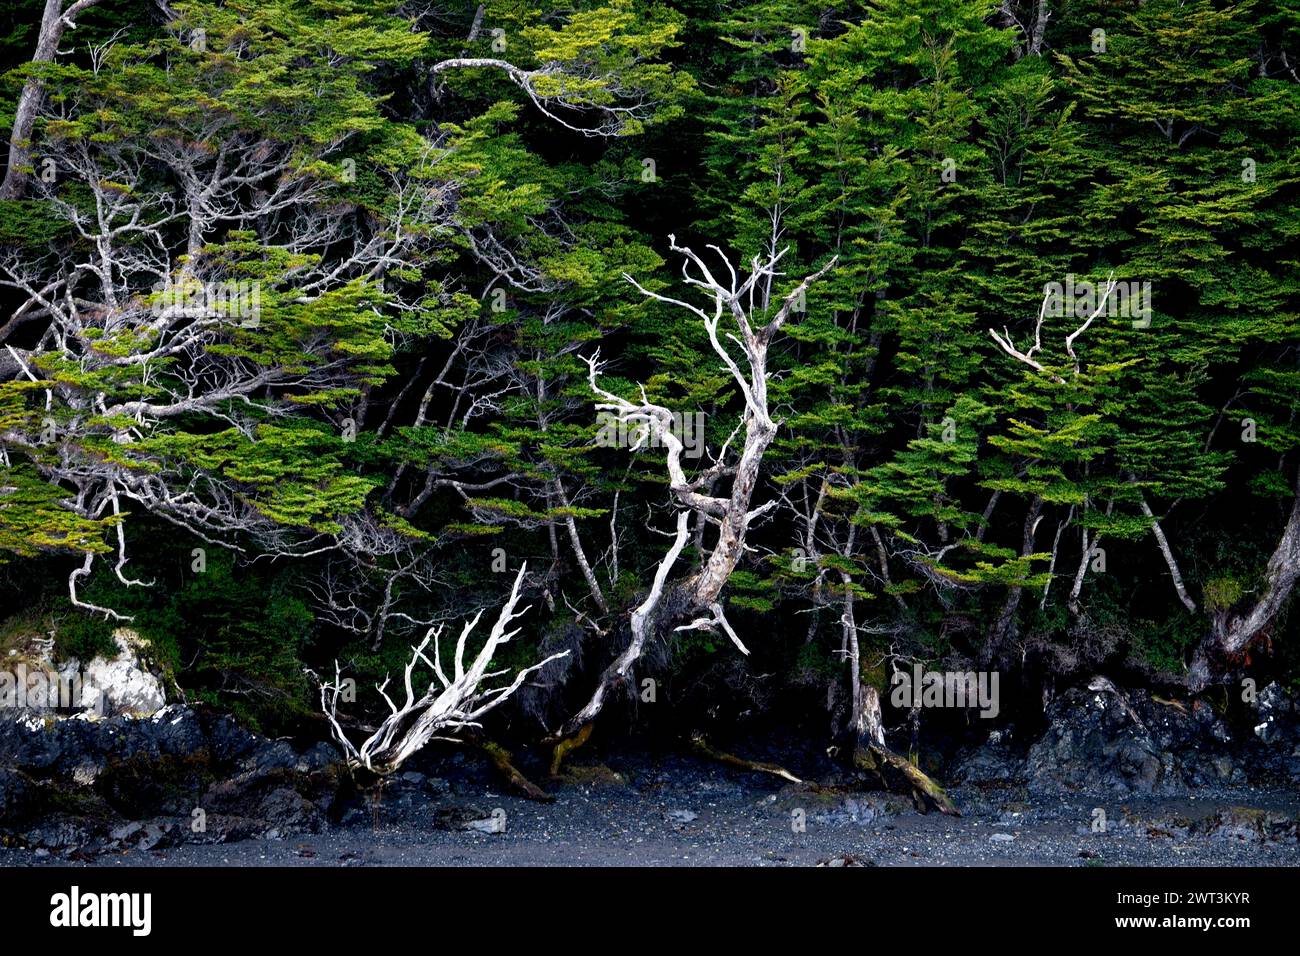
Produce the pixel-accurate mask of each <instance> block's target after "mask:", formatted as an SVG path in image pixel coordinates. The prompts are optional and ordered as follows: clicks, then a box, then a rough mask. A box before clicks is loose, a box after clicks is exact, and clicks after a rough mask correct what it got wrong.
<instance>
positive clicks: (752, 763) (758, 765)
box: [691, 733, 816, 786]
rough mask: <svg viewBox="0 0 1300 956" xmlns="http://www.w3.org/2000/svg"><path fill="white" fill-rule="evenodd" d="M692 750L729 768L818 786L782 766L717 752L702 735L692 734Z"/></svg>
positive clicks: (803, 784) (802, 784)
mask: <svg viewBox="0 0 1300 956" xmlns="http://www.w3.org/2000/svg"><path fill="white" fill-rule="evenodd" d="M691 750H693V751H694V752H695V753H697V754H699V755H700V756H702V757H708V758H709V759H710V760H716V761H718V762H719V763H724V764H726V765H727V766H728V767H738V768H739V769H741V770H753V771H755V772H756V773H770V774H772V776H774V777H780V778H781V779H782V780H789V781H790V782H791V783H797V784H799V785H801V786H816V784H809V783H808V782H807V781H805V780H801V779H799V778H798V777H796V776H795V775H794V774H792V773H791V772H790V771H789V770H786V769H785V768H784V767H782V766H781V765H780V764H775V763H765V762H763V761H761V760H746V759H745V758H744V757H737V756H735V755H734V754H729V753H723V752H722V751H721V750H716V749H714V748H713V746H712V745H711V744H710V743H709V742H708V741H707V740H705V739H704V735H703V734H700V733H694V734H691Z"/></svg>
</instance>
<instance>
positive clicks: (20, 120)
mask: <svg viewBox="0 0 1300 956" xmlns="http://www.w3.org/2000/svg"><path fill="white" fill-rule="evenodd" d="M63 2H64V0H45V13H44V14H43V15H42V16H41V32H40V34H39V35H38V37H37V40H36V52H35V53H34V54H33V55H32V60H31V62H33V63H53V62H54V57H55V56H56V55H57V54H58V52H59V41H60V40H61V39H63V33H64V31H65V30H66V29H67V28H68V27H69V26H71V25H72V19H73V18H74V17H75V16H76V15H77V14H78V13H81V11H83V10H85V9H87V8H89V7H93V6H94V5H95V4H96V3H98V2H99V0H79V2H77V3H74V4H73V5H72V6H70V7H69V8H68V10H67V12H66V13H65V12H64V10H63ZM44 99H45V84H44V83H43V82H41V79H40V78H39V77H36V76H30V77H28V78H27V82H26V83H24V84H23V91H22V94H21V95H20V96H19V98H18V109H17V110H15V112H14V125H13V129H12V130H10V132H9V167H8V168H7V169H6V170H5V178H4V182H3V183H0V199H21V198H22V197H23V195H24V194H25V193H26V192H27V186H28V183H29V182H30V181H31V174H30V173H29V172H27V168H28V167H29V166H31V163H32V132H33V130H34V129H35V128H36V114H37V113H38V112H39V111H40V108H41V101H42V100H44Z"/></svg>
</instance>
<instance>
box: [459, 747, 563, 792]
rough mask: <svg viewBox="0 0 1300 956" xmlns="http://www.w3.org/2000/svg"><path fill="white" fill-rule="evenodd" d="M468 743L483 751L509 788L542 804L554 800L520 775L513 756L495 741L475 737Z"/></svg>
mask: <svg viewBox="0 0 1300 956" xmlns="http://www.w3.org/2000/svg"><path fill="white" fill-rule="evenodd" d="M468 743H470V744H472V745H473V746H475V747H477V748H478V749H479V750H481V751H483V753H484V754H486V755H487V758H488V759H489V760H491V761H492V766H494V767H496V769H497V772H498V773H500V774H501V775H502V776H503V777H505V778H506V781H507V782H508V783H509V784H510V786H512V787H514V788H515V789H516V790H518V791H519V792H520V793H522V794H523V795H524V796H525V797H527V798H528V799H529V800H538V801H541V802H543V803H551V802H553V801H554V800H555V798H554V797H553V796H551V795H550V794H549V793H547V792H546V791H545V790H543V789H542V788H541V787H539V786H537V784H535V783H533V782H532V781H531V780H529V779H528V778H527V777H525V776H524V775H523V774H522V773H520V772H519V769H518V768H517V767H516V766H515V764H514V756H513V755H512V754H511V753H510V751H509V750H506V748H505V747H502V746H501V745H500V744H499V743H497V742H496V741H494V740H489V739H488V738H486V737H480V736H477V735H476V736H474V737H471V738H469V740H468Z"/></svg>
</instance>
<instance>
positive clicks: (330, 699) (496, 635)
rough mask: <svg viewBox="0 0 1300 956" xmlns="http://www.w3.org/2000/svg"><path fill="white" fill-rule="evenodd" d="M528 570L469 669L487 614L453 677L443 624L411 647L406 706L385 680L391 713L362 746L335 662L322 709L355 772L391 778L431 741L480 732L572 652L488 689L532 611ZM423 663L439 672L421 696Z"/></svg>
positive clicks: (458, 657) (460, 651)
mask: <svg viewBox="0 0 1300 956" xmlns="http://www.w3.org/2000/svg"><path fill="white" fill-rule="evenodd" d="M527 567H528V566H527V565H526V564H525V565H522V566H521V567H520V568H519V573H518V574H517V575H516V576H515V583H514V586H513V587H512V588H511V589H510V597H509V599H508V600H507V601H506V603H505V606H504V607H502V609H501V613H500V614H499V615H497V619H496V622H495V623H494V624H493V625H492V632H491V633H490V634H488V638H487V641H486V642H485V643H484V645H483V647H482V649H480V650H479V652H478V654H477V655H475V657H474V659H473V661H471V662H470V664H469V666H468V667H466V666H465V642H466V640H467V639H468V637H469V635H470V632H472V631H473V630H474V628H475V626H477V624H478V622H479V618H481V617H482V616H483V612H482V611H479V612H478V613H477V614H475V615H474V617H473V618H471V619H470V620H469V621H468V622H466V624H465V626H464V628H463V629H462V630H461V632H460V638H459V640H457V641H456V654H455V658H454V660H453V670H452V676H451V677H450V678H449V677H448V676H447V674H446V672H444V670H443V666H442V664H443V662H442V654H441V651H440V649H439V639H440V638H441V637H442V632H443V625H439V626H438V627H434V628H430V629H429V631H428V633H426V634H425V636H424V640H423V641H421V642H420V644H419V645H418V646H415V647H412V648H411V661H410V663H408V664H407V665H406V672H405V675H404V679H403V687H404V689H405V692H406V697H405V701H404V702H403V703H402V704H401V705H400V706H399V705H398V704H397V703H395V702H394V701H393V699H392V698H391V697H389V696H388V693H387V688H388V684H389V681H388V679H387V678H385V680H384V682H383V683H382V684H380V685H378V690H379V693H380V694H381V695H382V696H383V698H384V700H385V701H387V703H388V707H389V710H390V713H389V715H388V717H386V718H385V719H384V721H383V722H382V723H381V724H380V725H379V727H378V728H377V729H376V730H375V731H374V732H373V733H371V735H370V736H369V737H367V738H366V739H365V740H364V741H363V742H362V743H361V745H360V746H357V745H356V744H354V743H353V742H352V741H351V740H350V739H349V738H348V735H347V734H346V733H344V731H343V727H342V725H341V724H340V722H339V715H338V705H339V700H340V698H341V697H342V696H343V693H344V688H345V686H346V685H347V682H346V681H345V680H344V679H343V676H342V673H341V671H340V669H339V666H338V662H337V661H336V662H335V664H334V680H333V682H321V685H320V701H321V710H322V711H324V713H325V717H326V718H327V719H328V720H329V723H330V729H331V730H332V731H333V733H334V739H335V740H337V741H338V743H339V746H340V747H342V748H343V754H344V756H345V757H346V759H347V762H348V766H349V767H351V768H353V769H357V768H362V767H364V768H365V769H366V770H369V771H371V772H373V773H377V774H381V775H383V774H389V773H392V772H393V771H395V770H397V769H398V768H399V767H401V766H402V764H403V763H405V762H406V760H407V759H408V758H410V757H411V755H413V754H415V753H416V752H418V751H419V750H420V749H421V748H423V747H424V746H425V745H426V744H427V743H429V741H431V740H446V739H452V738H448V737H445V736H443V735H444V734H449V733H455V732H457V731H467V730H471V729H477V728H479V726H480V723H479V721H480V720H481V718H482V717H483V716H484V715H486V714H487V713H488V712H489V711H491V710H493V709H494V708H496V707H497V706H499V705H500V704H501V703H502V702H504V701H506V700H508V699H509V698H510V695H512V694H513V693H514V692H515V691H517V690H518V689H519V688H520V687H521V686H522V685H523V683H524V681H525V679H527V677H528V675H529V674H532V673H533V672H535V671H537V670H539V669H540V668H542V667H545V666H546V665H547V664H549V663H550V662H551V661H554V660H557V659H559V658H561V657H564V656H566V655H567V654H568V653H569V652H568V651H562V652H560V653H559V654H552V655H551V656H550V657H548V658H546V659H545V660H543V661H541V662H539V663H537V664H534V665H532V666H531V667H526V668H524V669H523V670H521V671H519V672H518V673H517V674H515V677H514V680H513V681H511V682H510V683H509V684H506V685H504V686H500V687H495V688H492V689H487V688H485V686H484V685H485V683H486V682H487V681H489V680H491V679H492V678H495V677H500V676H501V675H502V674H504V673H505V671H503V670H501V671H491V672H489V671H488V666H489V665H490V664H491V663H492V657H493V655H495V654H496V650H497V648H498V647H500V646H501V645H502V644H505V643H506V642H507V641H509V640H510V639H511V638H512V637H514V636H515V635H516V634H518V633H519V629H518V628H515V629H514V630H507V628H509V627H510V625H511V624H513V623H514V622H515V621H516V620H518V619H519V618H521V617H523V615H524V614H525V613H526V612H527V611H528V608H527V607H525V608H524V609H523V610H521V611H518V612H516V611H515V607H516V606H517V605H518V603H519V589H520V586H521V585H522V584H523V580H524V571H525V570H526V569H527ZM430 644H432V645H433V659H432V660H430V659H429V656H428V655H427V654H426V653H425V650H426V648H428V647H429V645H430ZM420 664H424V665H425V666H426V667H428V668H429V669H430V670H431V671H433V677H432V678H431V679H430V681H429V684H428V686H427V687H426V689H425V691H424V693H423V694H421V695H420V696H419V697H417V696H416V692H415V687H414V673H415V669H416V667H418V666H419V665H420Z"/></svg>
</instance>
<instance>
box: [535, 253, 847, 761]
mask: <svg viewBox="0 0 1300 956" xmlns="http://www.w3.org/2000/svg"><path fill="white" fill-rule="evenodd" d="M668 241H669V248H670V249H672V251H673V252H676V253H679V254H680V255H681V256H682V257H683V260H684V261H683V264H682V277H683V281H684V282H685V283H686V284H687V285H688V286H694V287H696V288H698V289H702V290H704V292H705V293H706V294H707V295H708V297H709V300H710V301H708V304H707V305H706V306H700V305H696V304H694V303H691V302H686V301H684V300H682V299H677V298H673V297H671V296H666V295H662V294H660V293H658V292H652V291H650V290H648V289H646V288H645V287H644V286H642V285H641V284H640V283H639V282H637V281H636V280H635V279H633V278H632V277H631V276H626V275H625V276H624V278H626V279H627V281H628V282H630V283H631V284H632V285H633V286H635V287H636V289H637V290H638V291H639V292H641V293H642V294H643V295H645V296H647V297H649V298H651V299H655V300H657V301H659V302H665V303H668V304H670V305H674V306H677V307H679V308H682V309H685V310H687V311H688V312H690V313H692V314H694V315H695V316H697V317H698V318H699V319H700V321H701V322H703V324H704V329H705V331H706V332H707V333H708V337H709V342H710V344H711V345H712V346H713V350H714V352H715V353H716V354H717V356H718V358H719V359H720V360H721V362H722V364H723V366H724V367H725V368H726V369H727V370H728V371H729V372H730V373H731V376H732V378H733V379H734V380H735V383H736V386H737V387H738V388H739V390H740V393H741V395H743V396H744V400H745V410H744V412H743V413H742V416H741V421H740V423H739V424H738V426H737V428H736V430H735V431H733V432H732V435H731V437H730V438H728V440H727V442H726V443H725V444H724V445H723V447H722V449H721V451H720V452H719V454H718V456H717V458H716V459H715V460H714V462H713V464H712V465H711V466H710V467H708V468H706V469H705V470H704V471H703V472H702V473H701V474H699V475H697V476H696V477H695V478H693V479H692V478H689V477H688V476H687V474H686V472H685V470H684V469H683V467H682V453H683V450H684V447H683V443H682V441H681V438H680V437H679V436H678V435H676V434H674V433H673V415H672V413H671V412H670V411H669V410H668V409H667V408H665V407H663V406H662V405H658V404H656V403H654V402H652V401H650V399H649V398H647V397H646V394H645V390H644V389H642V390H641V395H640V397H639V399H638V400H635V401H634V400H630V399H627V398H624V397H622V396H620V395H616V394H614V393H613V392H609V391H607V390H605V389H604V388H602V387H601V386H600V384H599V378H600V372H601V367H600V363H599V354H597V355H596V356H593V357H592V358H589V359H586V362H587V366H588V371H589V375H588V381H589V383H590V385H591V389H592V391H593V392H594V393H595V394H596V395H597V396H599V398H600V399H602V401H601V402H599V403H598V404H597V405H596V408H597V410H598V411H601V412H607V413H612V415H613V416H614V417H615V418H616V419H617V420H618V421H619V422H620V423H622V424H625V425H628V426H631V430H632V433H633V434H635V435H636V436H637V438H636V441H634V443H633V450H636V449H637V448H640V447H642V446H644V445H647V444H658V445H661V446H663V447H664V448H666V449H667V467H668V477H669V488H670V490H671V492H672V495H673V497H674V498H675V499H676V502H677V504H678V506H679V508H680V510H679V511H678V512H677V521H676V525H677V527H676V532H675V534H674V536H673V542H672V545H671V546H670V547H669V549H668V551H667V553H666V554H665V555H664V557H663V559H662V560H661V561H660V563H659V567H658V569H657V571H656V572H655V576H654V581H653V583H652V584H651V587H650V592H649V594H648V595H647V596H646V598H645V599H644V601H642V603H641V604H640V605H639V606H638V607H637V608H636V609H635V610H634V611H633V612H632V615H631V619H630V632H631V637H630V640H629V643H628V645H627V646H626V647H625V648H624V649H623V650H622V652H621V653H620V654H619V655H618V656H617V657H616V658H615V659H614V661H613V662H612V663H611V664H610V665H609V666H608V667H607V668H606V669H605V671H604V673H603V674H602V675H601V677H600V679H599V681H598V682H597V685H596V689H595V690H594V692H593V693H592V696H591V699H590V700H588V702H587V703H586V705H585V706H583V707H582V708H581V709H580V710H579V711H578V712H577V713H576V714H574V715H573V717H571V718H570V719H569V721H568V722H567V723H565V724H564V726H563V727H562V728H561V730H560V733H559V735H558V736H559V743H558V744H557V757H558V756H559V755H562V753H563V752H564V751H563V750H562V749H561V748H564V749H571V747H572V745H573V742H574V741H577V740H579V739H585V736H586V734H587V733H589V727H590V725H591V722H592V721H593V720H595V718H596V716H597V714H599V713H600V711H601V709H602V708H603V707H604V705H605V702H606V700H607V699H608V696H609V694H610V692H611V691H613V690H615V689H616V688H618V687H620V686H622V685H624V684H625V683H626V682H627V681H628V679H629V677H630V674H631V670H632V668H633V666H634V665H635V664H636V662H637V660H638V659H639V658H640V656H641V653H642V651H643V650H644V648H645V645H646V642H647V640H648V639H649V637H650V635H651V634H652V633H654V632H655V631H656V629H661V628H667V627H671V626H673V625H675V624H677V623H678V622H683V623H681V624H680V626H678V627H677V628H676V629H677V630H686V629H706V630H712V629H714V628H717V629H720V630H722V631H723V632H724V633H725V634H726V635H727V637H728V638H730V639H731V641H732V643H733V644H735V645H736V647H737V649H738V650H739V651H740V652H741V653H743V654H748V653H749V651H748V650H747V649H746V647H745V645H744V643H743V642H742V641H741V639H740V637H739V635H738V634H737V633H736V631H735V629H734V628H732V626H731V624H730V623H729V622H728V621H727V619H726V616H725V614H724V612H723V607H722V603H721V601H720V600H719V598H720V596H721V593H722V589H723V587H724V586H725V585H726V583H727V580H728V578H729V577H730V576H731V573H732V571H733V570H735V567H736V564H737V563H738V562H739V560H740V558H741V555H742V554H743V553H744V550H745V535H746V533H747V531H748V530H749V528H750V526H751V525H752V524H753V523H754V521H755V520H757V519H758V518H760V517H761V516H762V515H764V514H766V513H767V512H769V511H771V510H772V509H773V508H774V507H775V506H776V505H777V501H775V500H773V501H770V502H768V503H766V504H763V505H760V506H758V507H757V508H755V507H752V501H753V497H754V491H755V489H756V488H757V485H758V479H759V475H760V472H761V469H762V463H763V455H764V453H765V452H766V451H767V448H768V445H770V444H771V442H772V439H773V437H774V436H775V435H776V431H777V424H778V423H777V422H776V421H774V420H773V418H772V415H771V411H770V409H769V408H768V401H767V380H768V370H767V356H768V347H769V346H770V344H771V342H772V340H773V338H775V336H776V334H777V333H778V332H780V330H781V327H782V326H783V325H785V323H786V321H787V320H788V319H789V318H790V316H791V314H792V313H794V312H796V311H800V310H802V308H803V303H804V301H805V295H806V293H807V291H808V288H809V287H810V286H811V285H812V284H813V283H814V282H816V281H817V280H818V279H819V278H821V277H822V276H823V275H825V274H826V272H827V271H829V270H830V269H831V268H832V267H833V266H834V265H835V261H836V260H835V259H831V260H830V261H829V262H827V263H826V264H825V265H824V266H822V267H821V268H820V269H818V270H817V271H816V272H814V273H812V274H811V275H809V276H807V277H806V278H805V279H803V281H802V282H800V283H799V284H798V285H797V286H796V287H795V288H794V290H793V291H791V292H790V293H789V294H788V295H786V296H785V297H784V298H782V299H780V300H779V302H777V303H774V302H773V301H772V299H771V293H772V285H773V283H774V282H775V281H776V279H777V278H778V277H779V276H780V275H781V273H780V272H778V270H777V266H778V265H779V263H780V260H781V258H782V257H783V256H784V255H785V252H786V251H787V250H781V251H780V252H775V251H774V252H772V253H771V254H770V255H768V256H767V258H766V259H762V258H760V257H758V256H755V257H753V259H751V261H750V269H749V274H748V275H747V276H746V277H744V278H743V279H742V278H741V277H740V276H739V275H738V274H737V270H736V268H735V267H734V266H733V265H732V264H731V261H730V259H728V257H727V255H726V253H724V252H723V251H722V250H721V249H720V248H718V247H717V246H715V245H709V246H708V248H709V249H710V250H712V251H713V252H714V253H715V254H716V255H717V258H718V260H719V261H720V262H721V265H722V268H723V269H724V270H725V272H724V273H722V274H723V278H722V279H719V278H717V277H716V276H715V275H714V273H713V270H712V269H710V267H709V265H708V264H707V263H706V262H705V261H704V260H703V259H702V258H701V257H700V256H698V255H697V254H696V253H695V252H693V251H692V250H691V249H690V248H688V247H686V246H679V245H678V244H677V239H676V237H675V236H671V235H670V236H669V237H668ZM724 320H726V323H727V328H726V329H724V327H723V323H724ZM724 339H725V343H729V345H728V344H725V343H724ZM733 350H739V353H740V356H739V358H737V356H736V355H735V354H733ZM742 431H743V438H742V439H741V446H740V448H739V450H738V451H737V452H736V454H735V456H734V461H733V460H732V458H731V455H730V451H731V443H732V440H733V439H735V438H736V436H737V435H738V434H740V433H741V432H742ZM724 476H729V477H730V478H731V492H730V494H729V495H727V496H725V497H723V496H715V495H713V494H709V493H706V491H703V490H702V489H711V488H712V486H713V484H714V482H716V481H717V480H718V479H720V478H722V477H724ZM692 517H694V518H695V520H696V521H697V522H707V523H709V524H712V525H714V526H716V528H717V539H716V541H715V542H714V544H713V548H712V550H711V551H710V553H709V555H708V558H707V559H706V560H705V561H704V562H703V563H702V565H701V566H700V568H699V569H698V570H697V571H695V572H693V573H691V574H690V575H688V576H687V577H686V578H684V579H683V580H680V581H678V582H676V583H673V584H669V582H668V578H669V575H670V573H671V571H672V568H673V565H674V564H675V563H676V561H677V558H678V556H679V555H680V554H681V552H682V550H683V549H684V548H685V547H686V543H687V540H688V537H689V533H690V522H691V519H692ZM666 608H670V609H671V610H670V611H668V612H666V613H665V609H666ZM557 766H558V760H557V762H556V764H555V765H553V768H552V769H553V770H555V769H557Z"/></svg>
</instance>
